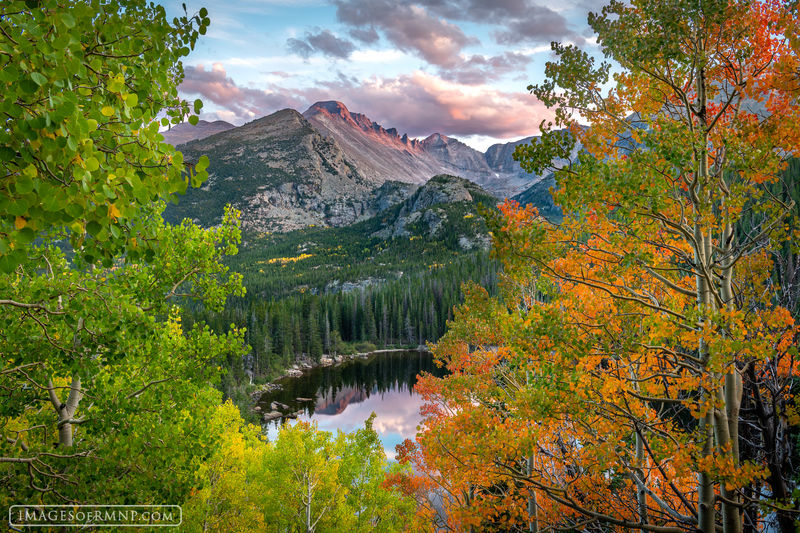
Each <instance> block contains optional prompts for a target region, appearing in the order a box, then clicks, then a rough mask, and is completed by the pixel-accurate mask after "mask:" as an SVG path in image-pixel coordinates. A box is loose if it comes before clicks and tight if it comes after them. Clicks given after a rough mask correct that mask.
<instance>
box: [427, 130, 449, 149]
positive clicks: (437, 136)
mask: <svg viewBox="0 0 800 533" xmlns="http://www.w3.org/2000/svg"><path fill="white" fill-rule="evenodd" d="M449 143H450V137H448V136H447V135H442V134H441V133H433V134H431V135H428V136H427V137H425V139H423V140H422V145H423V146H424V147H425V148H433V147H435V146H443V145H446V144H449Z"/></svg>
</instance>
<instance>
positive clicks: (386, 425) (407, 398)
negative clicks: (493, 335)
mask: <svg viewBox="0 0 800 533" xmlns="http://www.w3.org/2000/svg"><path fill="white" fill-rule="evenodd" d="M420 372H430V373H432V374H434V375H439V376H441V375H443V373H444V372H443V371H442V369H440V368H437V367H436V366H435V365H434V364H433V359H432V357H431V355H430V354H429V353H427V352H418V351H410V352H388V353H378V354H375V355H373V356H372V357H370V358H369V359H366V360H356V361H352V362H349V363H346V364H343V365H339V366H333V367H324V368H315V369H313V370H310V371H308V372H306V373H305V374H304V375H303V376H302V377H298V378H285V379H283V380H281V381H279V383H280V384H281V385H282V389H281V390H279V391H274V392H272V393H269V394H265V395H264V396H262V398H261V401H260V403H259V405H260V407H261V409H262V411H263V412H266V413H268V412H270V411H272V410H273V402H276V403H275V405H277V404H283V405H285V406H287V407H286V408H284V407H282V406H279V410H280V411H281V412H283V413H295V414H296V415H297V418H298V419H299V420H305V421H311V420H313V421H315V422H316V423H317V425H318V426H319V428H320V429H321V430H324V431H332V432H335V431H336V430H337V429H340V430H342V431H353V430H355V429H358V428H359V427H362V426H363V424H364V420H366V419H367V417H369V415H370V414H371V413H372V412H375V414H376V415H377V417H376V419H375V422H374V426H373V427H374V428H375V430H376V431H377V432H378V435H379V437H380V438H381V441H382V442H383V445H384V448H385V450H386V453H387V456H389V457H390V458H393V457H394V447H395V446H396V445H397V444H399V443H400V442H402V441H403V440H404V439H406V438H413V437H414V434H415V433H416V427H417V425H418V424H419V422H420V420H421V416H420V414H419V410H420V407H421V406H422V399H421V397H420V396H419V395H417V394H416V393H414V390H413V388H414V384H415V383H416V381H417V375H418V374H419V373H420ZM285 420H286V418H282V419H279V420H275V421H273V422H270V423H268V427H267V430H268V435H269V437H270V438H274V437H275V435H277V428H278V425H279V424H280V423H283V422H285Z"/></svg>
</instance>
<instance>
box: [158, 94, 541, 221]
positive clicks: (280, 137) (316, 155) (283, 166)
mask: <svg viewBox="0 0 800 533" xmlns="http://www.w3.org/2000/svg"><path fill="white" fill-rule="evenodd" d="M212 124H217V123H208V122H206V123H204V124H203V127H202V128H201V130H198V131H200V132H201V133H210V134H209V135H207V136H205V137H202V138H197V139H193V140H190V141H188V142H186V143H183V144H181V145H180V147H181V148H180V149H181V150H182V151H183V152H184V155H185V159H186V161H187V162H191V161H193V160H197V159H198V158H199V157H200V156H201V155H203V154H205V155H208V156H209V159H210V165H209V168H208V170H209V179H208V181H207V182H206V183H205V184H204V185H203V187H202V188H201V189H199V190H198V189H190V190H189V191H188V192H187V194H186V195H185V196H184V197H182V198H181V199H180V200H179V203H178V205H177V206H169V207H168V209H167V212H166V213H165V216H166V217H167V218H168V219H170V220H175V221H177V220H179V219H180V218H183V217H189V218H192V219H194V220H196V221H197V222H199V223H201V224H204V225H214V224H216V223H218V221H219V220H220V218H221V216H222V212H223V207H224V205H225V204H226V203H231V204H233V205H234V206H235V207H236V208H238V209H239V210H240V211H242V224H243V227H244V228H245V229H246V230H251V231H256V232H268V231H291V230H293V229H298V228H301V227H306V226H314V225H320V226H334V227H337V226H344V225H349V224H352V223H354V222H357V221H359V220H363V219H365V218H369V217H370V216H373V215H375V214H377V213H378V212H380V211H381V210H383V209H385V208H386V207H388V206H389V205H391V204H392V203H398V202H401V201H403V200H404V199H405V198H406V197H408V196H409V195H411V194H413V193H414V192H415V190H416V187H418V186H419V185H422V184H424V183H426V182H427V181H428V180H429V179H430V178H431V177H433V176H437V175H451V176H460V177H462V178H466V179H468V180H470V181H471V182H473V183H476V184H477V185H479V186H481V187H483V188H484V189H486V190H487V191H489V192H490V193H491V194H492V195H494V196H496V197H498V198H504V197H509V196H512V193H513V194H516V193H519V192H523V191H524V190H525V189H527V188H528V187H529V186H530V185H531V184H534V183H536V182H537V181H539V178H538V177H537V176H532V175H529V174H527V173H525V172H524V171H523V170H522V169H521V168H519V165H517V164H516V163H515V162H513V159H512V158H511V154H512V153H513V146H516V144H519V143H521V142H524V141H526V140H529V139H532V138H531V137H529V138H526V139H523V140H520V141H515V142H514V143H507V144H498V145H494V146H493V147H491V148H490V149H489V150H488V151H487V152H486V153H481V152H479V151H477V150H475V149H473V148H471V147H469V146H468V145H466V144H464V143H462V142H461V141H459V140H458V139H456V138H454V137H448V136H446V135H442V134H439V133H433V134H431V135H429V136H428V137H426V138H425V139H422V140H418V139H411V138H409V136H408V135H406V134H404V135H400V134H399V133H398V131H397V129H396V128H388V129H387V128H384V127H383V126H381V125H380V124H378V123H376V122H374V121H372V120H371V119H370V118H369V117H367V116H366V115H364V114H361V113H353V112H351V111H350V110H348V109H347V107H346V106H345V105H344V104H343V103H342V102H338V101H333V100H330V101H321V102H317V103H315V104H313V105H312V106H311V107H309V108H308V109H307V110H306V111H305V112H304V113H302V114H301V113H299V112H298V111H296V110H294V109H289V108H287V109H282V110H279V111H276V112H275V113H272V114H271V115H267V116H265V117H260V118H258V119H255V120H253V121H251V122H248V123H247V124H244V125H242V126H239V127H231V128H227V126H225V124H227V123H223V124H218V125H217V126H218V127H222V128H225V129H224V130H223V131H216V132H212V131H211V130H212V128H211V126H210V125H212ZM179 126H181V125H179ZM177 129H179V127H178V126H176V127H175V128H173V130H171V131H175V130H177ZM181 129H183V130H186V129H187V128H181ZM179 133H180V131H179ZM487 154H488V155H489V156H490V157H488V158H487ZM490 163H491V164H490ZM386 184H389V185H388V186H386Z"/></svg>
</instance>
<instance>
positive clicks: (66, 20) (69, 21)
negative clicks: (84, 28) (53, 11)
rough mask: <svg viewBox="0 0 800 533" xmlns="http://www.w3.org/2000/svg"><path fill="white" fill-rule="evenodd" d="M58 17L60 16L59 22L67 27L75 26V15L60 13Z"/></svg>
mask: <svg viewBox="0 0 800 533" xmlns="http://www.w3.org/2000/svg"><path fill="white" fill-rule="evenodd" d="M60 18H61V22H62V23H63V24H64V26H66V27H67V28H74V27H75V17H73V16H72V15H70V14H69V13H62V14H61V17H60Z"/></svg>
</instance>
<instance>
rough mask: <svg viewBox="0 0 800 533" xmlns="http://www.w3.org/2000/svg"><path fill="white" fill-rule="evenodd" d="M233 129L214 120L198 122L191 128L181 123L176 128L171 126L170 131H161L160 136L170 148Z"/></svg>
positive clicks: (230, 125) (222, 121) (226, 123)
mask: <svg viewBox="0 0 800 533" xmlns="http://www.w3.org/2000/svg"><path fill="white" fill-rule="evenodd" d="M235 127H236V126H234V125H233V124H229V123H228V122H225V121H224V120H215V121H214V122H208V121H205V120H200V121H198V122H197V125H196V126H192V125H191V124H189V123H188V122H183V123H181V124H178V125H177V126H173V127H172V128H171V129H168V130H166V131H162V132H161V135H163V136H164V141H165V142H167V143H169V144H171V145H172V146H178V145H179V144H184V143H188V142H190V141H195V140H198V139H205V138H206V137H210V136H212V135H216V134H217V133H222V132H223V131H228V130H232V129H233V128H235Z"/></svg>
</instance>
